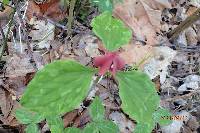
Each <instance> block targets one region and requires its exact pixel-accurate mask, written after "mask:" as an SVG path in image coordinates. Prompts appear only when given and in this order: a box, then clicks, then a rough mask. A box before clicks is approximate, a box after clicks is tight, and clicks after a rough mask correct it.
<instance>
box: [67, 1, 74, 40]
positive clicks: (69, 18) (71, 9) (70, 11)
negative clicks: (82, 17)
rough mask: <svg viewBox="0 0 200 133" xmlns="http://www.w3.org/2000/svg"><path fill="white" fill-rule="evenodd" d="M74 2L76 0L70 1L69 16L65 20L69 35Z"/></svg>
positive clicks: (69, 34)
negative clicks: (66, 20)
mask: <svg viewBox="0 0 200 133" xmlns="http://www.w3.org/2000/svg"><path fill="white" fill-rule="evenodd" d="M75 4H76V0H71V1H70V8H69V16H68V22H67V28H68V30H67V36H68V37H70V36H71V34H72V23H73V17H74V7H75Z"/></svg>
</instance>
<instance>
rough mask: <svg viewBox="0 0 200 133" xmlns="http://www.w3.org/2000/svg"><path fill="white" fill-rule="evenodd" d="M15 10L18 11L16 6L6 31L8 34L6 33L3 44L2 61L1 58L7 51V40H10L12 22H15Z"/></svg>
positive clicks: (0, 55) (0, 50)
mask: <svg viewBox="0 0 200 133" xmlns="http://www.w3.org/2000/svg"><path fill="white" fill-rule="evenodd" d="M15 12H16V8H14V11H13V12H12V14H11V18H10V23H9V25H8V31H7V33H6V36H5V35H4V37H5V38H4V40H3V44H2V46H1V49H0V61H1V58H2V56H3V54H4V51H5V48H6V45H7V41H8V35H9V32H10V28H11V26H12V23H13V19H14V15H15ZM1 32H2V31H1Z"/></svg>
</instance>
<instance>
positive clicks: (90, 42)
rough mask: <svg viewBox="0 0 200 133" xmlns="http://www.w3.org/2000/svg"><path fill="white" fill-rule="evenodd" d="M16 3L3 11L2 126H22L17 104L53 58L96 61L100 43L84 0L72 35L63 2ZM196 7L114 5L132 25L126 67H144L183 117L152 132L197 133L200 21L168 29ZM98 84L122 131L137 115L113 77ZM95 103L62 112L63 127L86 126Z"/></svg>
mask: <svg viewBox="0 0 200 133" xmlns="http://www.w3.org/2000/svg"><path fill="white" fill-rule="evenodd" d="M11 3H12V2H11ZM13 3H14V4H10V6H14V7H16V12H15V13H14V15H13V16H12V14H13V9H12V7H9V6H4V8H5V9H4V10H2V12H0V46H1V48H0V50H1V49H2V47H3V46H4V45H6V46H5V52H2V53H0V133H4V132H5V133H23V132H24V128H25V126H24V125H22V124H20V123H19V122H18V121H17V120H16V118H15V115H14V111H15V110H16V109H17V108H19V107H20V104H19V101H20V98H21V96H22V95H23V92H24V90H25V89H26V86H27V84H28V83H29V82H30V81H31V79H32V78H33V77H34V74H35V73H36V72H37V71H38V70H40V69H42V68H43V67H44V66H45V65H46V64H49V63H51V62H53V61H55V60H67V59H73V60H76V61H78V62H80V63H81V64H83V65H85V66H92V65H93V63H92V61H93V58H94V57H96V56H98V55H101V50H100V47H101V45H102V42H101V41H100V40H99V39H98V38H97V37H96V36H95V35H94V33H93V32H92V30H91V26H90V23H91V20H92V19H93V18H94V17H95V16H97V15H98V14H99V12H98V9H97V8H96V7H93V6H91V5H90V4H88V1H87V0H85V1H78V2H77V5H76V6H75V9H74V10H75V12H76V13H75V15H74V17H73V24H72V28H71V35H70V36H69V34H67V33H69V32H68V30H67V28H66V23H67V19H66V14H69V13H68V10H65V9H61V8H60V7H59V6H60V5H59V2H58V0H55V1H54V2H53V4H49V5H48V4H46V5H45V3H42V4H41V3H40V4H36V3H35V1H32V0H30V1H21V2H19V3H15V2H14V0H13ZM1 6H2V5H1ZM1 6H0V9H1ZM198 8H200V1H199V0H169V1H167V0H124V2H122V3H119V4H117V5H116V6H115V9H114V11H113V16H114V17H116V18H119V19H121V20H122V21H123V22H124V23H125V24H126V26H127V27H129V28H130V29H131V30H132V31H133V37H132V40H131V41H130V43H129V44H127V45H125V46H124V47H122V48H121V51H122V52H121V54H120V56H121V57H122V58H123V59H124V60H125V62H126V64H127V65H128V66H133V65H138V64H139V69H140V70H142V71H144V72H145V73H147V74H148V75H149V76H150V78H151V79H152V81H153V82H154V83H155V85H156V89H157V92H158V94H159V96H160V97H161V102H160V105H161V106H162V107H165V108H167V109H169V110H170V112H171V113H172V114H173V115H174V116H183V118H182V119H180V120H174V121H173V123H172V124H171V125H169V126H163V127H161V126H159V125H157V126H156V127H155V129H154V130H153V132H154V133H162V132H163V133H200V20H197V21H195V22H193V23H192V24H190V25H189V26H188V27H186V29H184V27H180V29H182V30H181V32H178V33H176V35H175V37H172V36H170V34H169V33H172V32H170V31H173V30H174V29H175V28H176V27H177V26H179V25H180V24H181V22H183V21H184V20H186V18H188V17H189V16H191V15H192V14H193V13H194V12H195V11H197V10H198ZM10 16H11V17H12V18H13V24H12V25H10V24H9V23H10V22H11V21H12V18H10ZM63 19H64V20H63ZM60 20H62V22H61V23H59V21H60ZM8 31H10V32H8ZM7 33H8V38H7V40H5V39H6V37H7ZM5 41H6V43H5ZM95 91H96V95H98V96H100V98H101V99H102V100H103V103H104V105H105V109H106V114H105V116H106V118H107V119H110V120H113V121H114V122H115V123H116V124H117V125H118V126H119V128H120V131H121V133H130V132H131V130H132V129H134V127H135V125H136V122H135V121H134V120H132V119H130V118H129V117H128V116H127V115H126V114H125V113H124V112H123V111H122V109H121V108H120V103H121V101H120V98H119V94H118V86H117V84H116V82H115V81H114V80H113V78H110V77H109V76H105V77H104V78H103V79H101V81H100V82H99V83H97V85H96V87H95ZM90 102H91V101H87V100H86V101H84V106H85V108H82V110H74V111H72V112H69V113H67V114H65V115H64V116H63V121H64V126H65V127H68V126H75V127H79V128H83V127H84V126H85V125H86V124H87V123H88V122H90V120H91V118H90V117H89V114H88V109H87V107H88V106H89V104H90ZM40 131H41V132H42V133H45V132H48V131H49V128H48V126H47V124H46V122H45V121H43V122H42V123H40Z"/></svg>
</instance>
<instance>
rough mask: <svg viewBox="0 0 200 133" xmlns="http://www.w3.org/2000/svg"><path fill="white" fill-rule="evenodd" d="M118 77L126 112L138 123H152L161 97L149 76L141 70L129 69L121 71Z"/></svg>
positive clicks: (120, 93)
mask: <svg viewBox="0 0 200 133" xmlns="http://www.w3.org/2000/svg"><path fill="white" fill-rule="evenodd" d="M117 79H118V80H119V95H120V98H121V100H122V105H121V107H122V109H123V110H124V112H125V113H127V114H128V115H129V116H130V117H131V118H132V119H134V120H136V121H137V122H138V123H141V124H142V123H149V124H151V125H152V124H153V118H152V115H153V113H154V112H155V111H156V109H157V108H158V105H159V100H160V99H159V96H158V95H157V92H156V89H155V86H154V84H153V83H152V82H151V80H150V79H149V77H148V76H147V75H146V74H144V73H142V72H139V71H129V72H119V73H118V74H117Z"/></svg>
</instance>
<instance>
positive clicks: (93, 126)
mask: <svg viewBox="0 0 200 133" xmlns="http://www.w3.org/2000/svg"><path fill="white" fill-rule="evenodd" d="M83 133H119V128H118V127H117V125H116V124H114V123H113V122H112V121H106V120H104V121H101V122H92V123H89V124H87V125H86V127H85V129H84V130H83Z"/></svg>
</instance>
